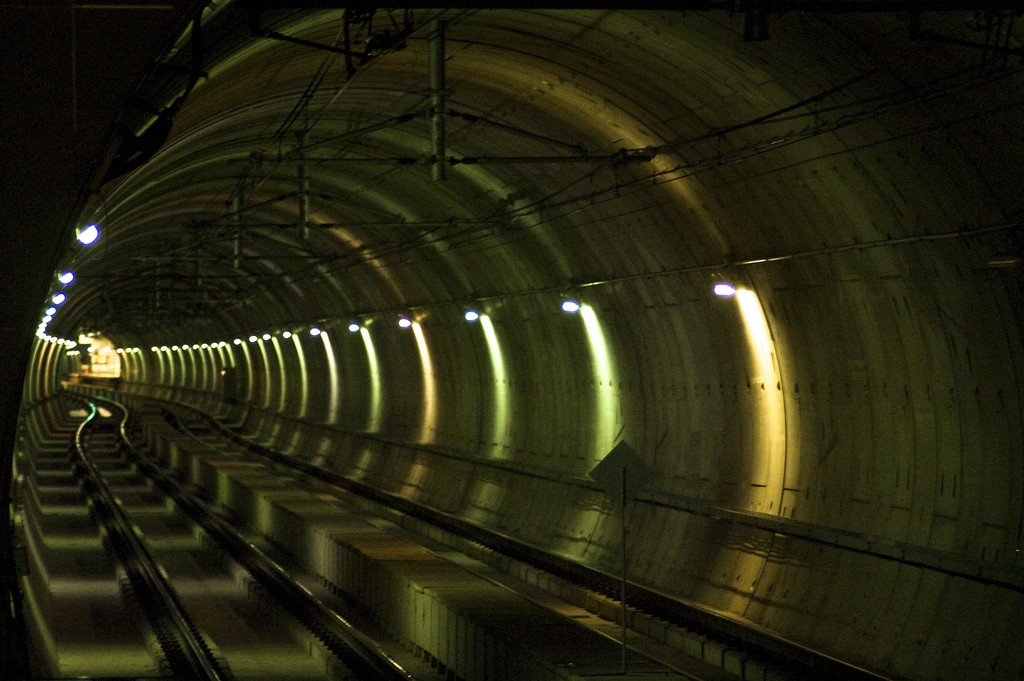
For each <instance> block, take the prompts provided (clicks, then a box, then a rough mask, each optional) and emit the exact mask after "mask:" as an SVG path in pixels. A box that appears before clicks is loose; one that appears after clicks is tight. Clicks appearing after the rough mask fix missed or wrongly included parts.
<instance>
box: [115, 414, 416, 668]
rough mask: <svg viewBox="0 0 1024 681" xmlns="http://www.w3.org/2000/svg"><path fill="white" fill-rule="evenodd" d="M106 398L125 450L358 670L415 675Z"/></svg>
mask: <svg viewBox="0 0 1024 681" xmlns="http://www.w3.org/2000/svg"><path fill="white" fill-rule="evenodd" d="M102 401H103V402H107V403H109V404H113V405H116V406H117V407H118V409H120V410H121V411H122V413H123V414H124V416H123V417H122V419H121V422H120V425H119V427H118V436H119V437H120V439H121V442H122V443H123V451H124V452H125V454H126V455H127V456H128V457H129V458H130V459H131V460H132V462H133V463H134V464H135V465H136V466H137V467H138V469H139V471H140V472H141V473H143V474H145V475H146V476H147V477H149V478H150V480H152V481H153V483H154V484H155V485H156V486H157V487H159V488H160V489H161V490H162V491H163V492H164V493H165V494H167V495H168V496H169V497H170V498H171V499H172V500H174V502H175V503H176V504H178V507H179V508H180V509H181V510H182V511H184V512H185V513H186V514H188V516H189V517H190V518H192V519H193V520H194V521H195V522H196V523H197V524H198V525H199V526H200V527H202V529H203V530H204V531H205V532H206V533H207V534H209V535H210V536H211V537H212V538H213V539H214V540H215V541H217V543H218V544H219V545H220V546H221V548H223V549H224V550H226V551H227V552H228V553H229V554H230V555H231V556H232V558H234V559H235V560H236V561H238V562H239V563H240V564H241V565H242V566H243V567H245V568H246V569H247V570H248V571H249V572H250V573H251V574H252V576H253V577H254V578H256V579H257V580H258V581H259V582H260V584H261V585H263V587H264V588H266V589H267V591H268V592H270V593H271V594H272V595H273V596H274V597H275V598H276V599H277V600H278V602H279V603H280V604H281V605H282V606H283V607H285V608H287V609H288V610H289V611H290V612H292V614H294V615H295V616H296V617H297V618H298V619H299V620H300V621H301V622H303V624H304V625H305V626H307V627H308V628H309V629H310V630H311V631H312V632H313V633H314V634H315V635H317V636H318V637H319V638H320V639H321V640H323V641H324V643H325V644H327V645H328V647H329V648H330V649H331V651H332V652H333V653H334V654H336V655H338V657H339V658H340V659H341V660H342V661H343V662H344V663H345V664H346V665H347V666H348V667H349V668H350V669H352V670H353V671H355V672H356V673H357V676H360V678H372V679H378V680H380V681H415V677H413V676H412V674H410V673H409V672H408V671H406V670H405V669H404V668H403V667H402V665H401V664H400V663H399V662H398V661H397V660H395V659H394V658H393V657H392V656H391V655H389V654H388V653H387V652H386V651H385V650H384V649H383V647H382V646H381V645H380V644H379V643H377V642H376V641H374V640H373V639H372V638H371V637H369V636H367V635H366V634H365V633H363V632H361V631H360V630H359V629H358V628H356V627H355V626H354V625H352V624H351V623H350V622H348V621H347V620H346V619H345V618H343V617H342V616H341V615H339V614H338V613H337V612H335V611H334V610H332V609H331V608H330V607H328V606H327V605H326V604H324V603H323V602H322V601H320V600H319V599H317V598H316V596H314V595H313V594H312V593H311V592H310V591H309V590H308V589H306V588H305V587H304V586H302V585H300V584H298V583H297V582H296V581H295V580H294V579H292V577H291V576H290V575H289V574H288V572H287V571H286V570H285V569H284V568H283V567H281V565H279V564H278V563H277V562H276V561H274V560H273V559H272V558H271V557H270V556H268V555H267V554H266V553H265V552H263V551H262V550H261V549H259V548H258V547H256V546H254V545H253V544H252V543H251V542H249V541H248V540H247V539H246V538H245V537H244V536H243V535H242V534H241V533H240V532H238V531H237V530H236V529H235V528H234V527H232V525H231V524H230V523H228V522H227V521H226V520H224V519H223V518H221V517H220V516H219V515H218V514H216V513H214V512H213V511H212V510H211V509H210V508H209V506H207V505H206V504H205V503H204V502H203V501H201V500H199V499H198V498H197V497H196V496H195V495H193V494H192V493H190V492H189V491H188V490H187V489H186V488H185V486H184V485H182V484H181V483H179V482H178V481H177V480H175V479H174V478H173V477H171V476H169V475H168V474H167V473H165V472H164V471H163V470H162V469H161V468H160V467H159V466H157V465H156V464H155V463H153V462H152V461H151V460H150V459H148V458H147V457H145V456H143V455H142V454H140V453H139V451H138V450H137V449H136V448H135V446H134V445H133V443H132V441H131V438H130V437H129V436H128V432H127V424H128V419H129V413H128V409H127V408H126V407H125V406H124V405H123V404H121V403H119V402H116V401H114V400H110V399H107V398H103V399H102Z"/></svg>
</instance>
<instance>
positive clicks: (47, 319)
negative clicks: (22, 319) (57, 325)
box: [43, 315, 53, 324]
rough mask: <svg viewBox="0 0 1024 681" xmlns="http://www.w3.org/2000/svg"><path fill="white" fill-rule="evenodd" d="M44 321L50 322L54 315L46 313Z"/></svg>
mask: <svg viewBox="0 0 1024 681" xmlns="http://www.w3.org/2000/svg"><path fill="white" fill-rule="evenodd" d="M43 321H44V322H46V323H47V324H49V323H50V322H52V321H53V316H52V315H46V316H45V317H43Z"/></svg>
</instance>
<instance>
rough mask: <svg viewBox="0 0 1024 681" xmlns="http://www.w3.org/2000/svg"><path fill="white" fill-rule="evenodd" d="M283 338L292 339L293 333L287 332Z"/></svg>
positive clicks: (282, 335) (283, 334)
mask: <svg viewBox="0 0 1024 681" xmlns="http://www.w3.org/2000/svg"><path fill="white" fill-rule="evenodd" d="M281 337H282V338H291V337H292V332H291V331H285V332H284V333H282V334H281Z"/></svg>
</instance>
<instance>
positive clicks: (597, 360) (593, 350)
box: [579, 304, 621, 459]
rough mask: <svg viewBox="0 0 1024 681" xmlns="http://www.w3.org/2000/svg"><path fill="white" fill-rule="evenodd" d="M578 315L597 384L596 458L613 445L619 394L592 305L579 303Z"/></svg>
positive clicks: (608, 354) (618, 415)
mask: <svg viewBox="0 0 1024 681" xmlns="http://www.w3.org/2000/svg"><path fill="white" fill-rule="evenodd" d="M579 312H580V316H581V317H582V318H583V327H584V329H585V330H586V332H587V345H588V346H589V347H590V358H591V365H592V369H593V375H594V382H595V383H596V386H597V413H596V414H595V416H596V419H595V421H594V442H593V448H592V450H591V453H590V454H591V457H592V458H596V459H599V458H601V457H603V456H604V455H605V454H607V453H608V452H609V451H611V448H612V447H613V446H614V445H615V436H616V435H617V434H618V431H619V429H620V421H621V412H620V410H619V398H618V394H617V393H616V389H615V368H614V366H613V365H614V362H613V359H612V356H611V353H610V352H609V351H608V343H607V341H605V336H604V330H603V329H602V328H601V322H600V321H598V319H597V314H596V313H595V312H594V308H592V307H591V306H590V305H586V304H584V305H581V306H580V311H579Z"/></svg>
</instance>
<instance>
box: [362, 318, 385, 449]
mask: <svg viewBox="0 0 1024 681" xmlns="http://www.w3.org/2000/svg"><path fill="white" fill-rule="evenodd" d="M359 335H360V336H362V338H363V345H365V346H366V361H367V363H368V364H369V366H370V416H369V418H368V419H367V423H366V430H368V431H369V432H371V433H376V432H378V431H379V430H380V409H381V393H380V365H379V364H378V363H377V349H376V348H375V347H374V345H373V339H372V338H371V337H370V330H369V329H367V328H366V327H365V326H364V327H362V328H360V329H359Z"/></svg>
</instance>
